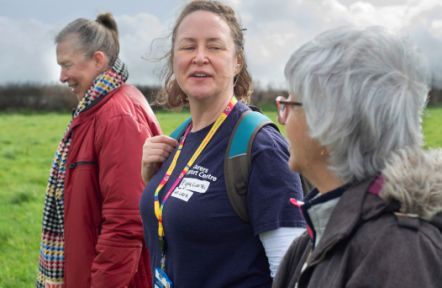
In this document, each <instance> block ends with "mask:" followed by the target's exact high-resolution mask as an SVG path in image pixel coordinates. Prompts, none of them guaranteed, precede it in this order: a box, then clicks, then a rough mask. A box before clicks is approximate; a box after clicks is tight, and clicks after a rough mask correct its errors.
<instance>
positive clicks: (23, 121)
mask: <svg viewBox="0 0 442 288" xmlns="http://www.w3.org/2000/svg"><path fill="white" fill-rule="evenodd" d="M266 114H267V115H269V117H271V119H275V112H274V111H272V112H266ZM157 115H158V119H159V121H160V123H161V125H162V128H163V131H164V132H165V133H170V132H171V131H172V130H173V128H175V127H176V126H177V125H178V124H179V123H180V122H181V121H182V120H184V119H185V118H186V117H187V116H188V114H186V113H166V112H161V113H158V114H157ZM69 117H70V116H69V115H68V114H30V115H22V114H10V113H5V114H1V113H0V263H1V265H0V287H2V288H8V287H11V288H18V287H32V286H33V285H34V279H35V275H36V269H37V261H38V253H39V252H38V250H39V242H40V229H41V217H42V208H43V199H44V191H45V188H46V181H47V178H48V175H49V168H50V165H51V161H52V156H53V155H54V152H55V149H56V146H57V144H58V141H59V139H60V137H61V136H62V134H63V132H64V129H65V126H66V123H67V122H68V121H69ZM441 124H442V107H440V108H431V109H428V110H427V111H426V114H425V118H424V133H425V140H426V146H427V147H442V127H441Z"/></svg>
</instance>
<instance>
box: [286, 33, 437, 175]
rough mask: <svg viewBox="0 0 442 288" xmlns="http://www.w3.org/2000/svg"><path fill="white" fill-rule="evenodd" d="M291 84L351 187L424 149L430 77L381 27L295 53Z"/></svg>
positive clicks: (405, 43)
mask: <svg viewBox="0 0 442 288" xmlns="http://www.w3.org/2000/svg"><path fill="white" fill-rule="evenodd" d="M285 77H286V79H287V81H288V84H289V91H290V93H291V94H292V95H294V96H295V97H296V98H297V100H298V101H301V102H302V103H303V108H304V111H305V115H306V121H307V125H308V128H309V133H310V136H311V137H312V138H313V139H316V140H317V141H318V142H319V143H320V144H321V145H322V146H324V147H326V148H327V150H328V152H329V155H330V158H329V168H330V169H331V170H332V171H333V172H334V173H336V175H337V176H338V177H339V178H340V179H341V180H343V181H344V182H345V183H349V182H354V181H360V180H363V179H366V178H367V177H370V176H374V175H376V174H377V173H379V172H380V171H381V170H382V169H383V168H384V166H385V161H386V159H387V158H388V156H389V155H390V154H391V153H392V152H393V151H396V150H398V149H400V148H405V147H412V146H421V145H422V143H423V136H422V131H421V120H422V113H423V109H424V108H425V105H426V100H427V95H428V91H429V87H428V80H429V73H428V68H427V65H426V63H425V61H424V59H423V57H422V56H421V55H420V54H419V53H418V51H417V49H416V48H415V46H414V45H412V43H411V42H410V41H409V39H407V38H405V37H402V36H399V35H398V34H394V33H392V32H389V31H387V30H386V29H384V28H381V27H369V28H366V29H357V28H353V27H341V28H336V29H332V30H329V31H327V32H324V33H322V34H320V35H318V36H317V37H316V38H315V39H313V40H312V41H310V42H308V43H306V44H304V45H303V46H302V47H300V48H299V49H298V50H297V51H295V52H294V54H293V55H292V56H291V58H290V60H289V61H288V63H287V64H286V67H285ZM295 145H296V144H295Z"/></svg>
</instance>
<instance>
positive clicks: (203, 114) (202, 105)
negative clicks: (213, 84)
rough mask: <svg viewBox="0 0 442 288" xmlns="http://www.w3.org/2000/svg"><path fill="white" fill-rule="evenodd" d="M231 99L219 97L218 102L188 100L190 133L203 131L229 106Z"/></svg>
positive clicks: (211, 100)
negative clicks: (190, 120) (190, 121)
mask: <svg viewBox="0 0 442 288" xmlns="http://www.w3.org/2000/svg"><path fill="white" fill-rule="evenodd" d="M230 99H231V97H222V98H221V97H220V99H219V100H218V101H215V103H214V102H213V99H208V100H207V101H201V100H193V101H192V100H191V99H189V107H190V114H191V115H192V130H191V131H192V132H195V131H198V130H201V129H203V128H204V127H207V126H209V125H210V124H212V123H213V122H215V121H216V119H217V118H218V116H219V115H220V114H221V113H222V112H223V111H224V109H225V108H226V107H227V104H229V102H230Z"/></svg>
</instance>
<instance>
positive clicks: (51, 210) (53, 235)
mask: <svg viewBox="0 0 442 288" xmlns="http://www.w3.org/2000/svg"><path fill="white" fill-rule="evenodd" d="M127 78H128V72H127V68H126V65H125V64H124V63H123V62H122V61H121V60H120V59H117V60H116V61H115V63H114V65H113V67H112V68H111V69H109V70H107V71H105V72H103V73H102V74H100V75H98V76H97V78H96V79H95V80H94V83H93V84H92V86H91V88H89V90H88V91H87V92H86V93H85V96H84V97H83V98H82V99H81V100H80V102H79V103H78V106H77V108H76V109H75V111H74V113H73V117H72V119H71V121H70V122H69V124H68V126H67V128H66V131H65V134H64V137H63V138H62V140H61V141H60V143H59V145H58V148H57V151H56V153H55V157H54V160H53V162H52V167H51V172H50V174H49V180H48V185H47V188H46V195H45V203H44V210H43V228H42V236H41V243H40V262H39V269H38V276H37V282H36V287H54V288H56V287H63V278H64V179H65V175H66V161H67V157H68V152H69V146H70V145H71V140H72V134H71V133H70V128H71V125H72V122H73V120H74V119H75V118H76V117H78V115H80V113H82V112H83V111H86V110H87V109H88V108H90V107H92V106H93V105H94V104H96V103H98V102H99V101H100V100H101V99H103V98H104V97H105V96H106V95H107V94H108V93H109V92H111V91H112V90H114V89H116V88H118V87H119V86H121V84H123V83H124V82H126V80H127Z"/></svg>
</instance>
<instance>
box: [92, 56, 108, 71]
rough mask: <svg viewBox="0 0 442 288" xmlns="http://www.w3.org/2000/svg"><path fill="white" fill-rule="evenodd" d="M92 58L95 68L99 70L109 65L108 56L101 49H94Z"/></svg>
mask: <svg viewBox="0 0 442 288" xmlns="http://www.w3.org/2000/svg"><path fill="white" fill-rule="evenodd" d="M92 58H93V60H94V61H95V67H96V68H97V70H100V71H101V70H104V69H107V67H108V65H109V58H108V57H107V55H106V54H105V53H104V52H103V51H95V52H94V54H93V55H92Z"/></svg>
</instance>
